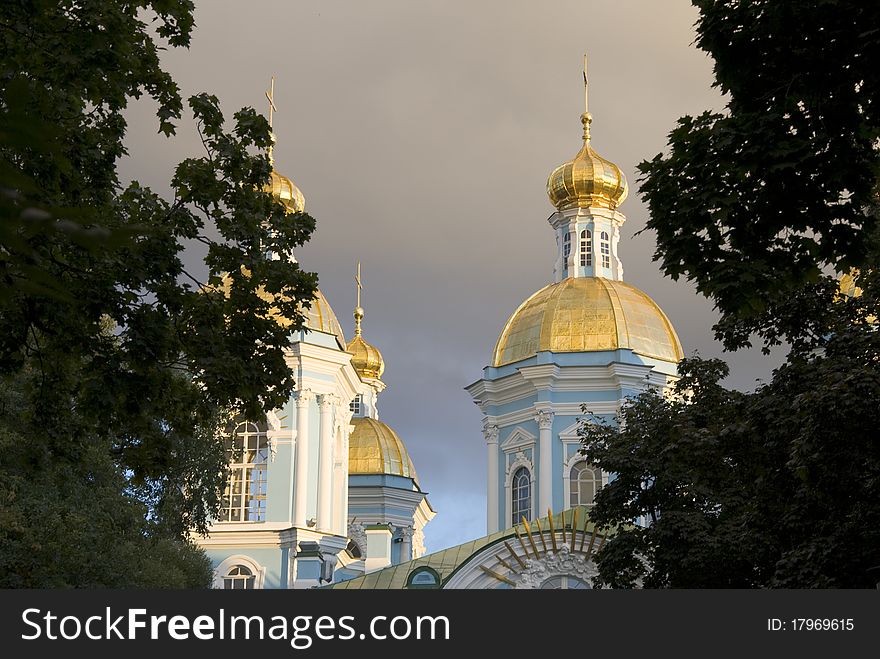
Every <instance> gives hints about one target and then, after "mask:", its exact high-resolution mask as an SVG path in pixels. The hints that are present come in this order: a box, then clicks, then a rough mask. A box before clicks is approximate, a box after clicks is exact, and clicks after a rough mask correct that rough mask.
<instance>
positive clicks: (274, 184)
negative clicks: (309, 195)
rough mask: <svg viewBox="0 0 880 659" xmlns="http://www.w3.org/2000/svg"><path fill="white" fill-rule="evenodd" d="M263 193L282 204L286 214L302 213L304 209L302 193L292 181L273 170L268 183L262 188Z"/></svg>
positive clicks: (304, 201)
mask: <svg viewBox="0 0 880 659" xmlns="http://www.w3.org/2000/svg"><path fill="white" fill-rule="evenodd" d="M263 192H268V193H269V194H271V195H273V196H274V197H275V198H276V199H278V200H279V201H280V202H281V203H282V204H284V208H285V212H287V213H302V212H303V211H305V209H306V198H305V197H304V196H303V193H302V191H301V190H300V189H299V188H298V187H296V186H295V185H294V184H293V181H291V180H290V179H289V178H287V177H286V176H283V175H281V174H279V173H278V172H276V171H275V170H274V169H273V170H272V173H271V174H270V175H269V183H267V184H266V185H265V186H264V187H263Z"/></svg>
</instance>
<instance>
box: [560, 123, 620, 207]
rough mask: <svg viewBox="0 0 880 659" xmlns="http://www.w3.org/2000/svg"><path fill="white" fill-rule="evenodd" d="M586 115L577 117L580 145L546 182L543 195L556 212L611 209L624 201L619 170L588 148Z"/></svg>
mask: <svg viewBox="0 0 880 659" xmlns="http://www.w3.org/2000/svg"><path fill="white" fill-rule="evenodd" d="M592 120H593V119H592V117H591V116H590V113H589V112H585V113H584V114H583V115H581V122H582V123H583V125H584V146H583V147H582V148H581V150H580V151H578V154H577V155H576V156H575V157H574V158H573V159H571V160H569V161H568V162H566V163H564V164H562V165H560V166H559V167H557V168H556V169H554V170H553V173H551V174H550V177H549V178H548V179H547V194H548V195H549V197H550V202H551V203H552V204H553V205H554V206H555V207H556V208H557V209H558V210H566V209H568V208H608V209H610V210H615V209H616V208H617V207H618V206H620V204H622V203H623V201H624V200H625V199H626V195H627V193H628V192H629V187H628V186H627V183H626V177H625V176H624V175H623V172H622V171H621V169H620V167H618V166H617V165H615V164H614V163H613V162H611V161H610V160H606V159H605V158H603V157H602V156H600V155H599V154H598V153H596V152H595V151H594V150H593V148H592V147H591V146H590V123H591V122H592Z"/></svg>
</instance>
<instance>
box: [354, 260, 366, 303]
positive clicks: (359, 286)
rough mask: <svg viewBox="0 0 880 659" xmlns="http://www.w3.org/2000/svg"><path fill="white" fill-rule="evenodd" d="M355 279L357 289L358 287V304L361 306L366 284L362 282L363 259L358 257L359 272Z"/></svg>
mask: <svg viewBox="0 0 880 659" xmlns="http://www.w3.org/2000/svg"><path fill="white" fill-rule="evenodd" d="M354 281H355V283H356V284H357V289H358V302H357V305H358V307H360V306H361V289H362V288H363V287H364V285H363V284H362V283H361V261H360V259H358V272H357V275H356V276H355V278H354Z"/></svg>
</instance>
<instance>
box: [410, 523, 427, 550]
mask: <svg viewBox="0 0 880 659" xmlns="http://www.w3.org/2000/svg"><path fill="white" fill-rule="evenodd" d="M426 551H427V549H425V532H424V530H422V527H420V526H419V527H417V528H416V529H415V532H414V533H413V539H412V552H413V558H419V557H421V556H424V555H425V552H426Z"/></svg>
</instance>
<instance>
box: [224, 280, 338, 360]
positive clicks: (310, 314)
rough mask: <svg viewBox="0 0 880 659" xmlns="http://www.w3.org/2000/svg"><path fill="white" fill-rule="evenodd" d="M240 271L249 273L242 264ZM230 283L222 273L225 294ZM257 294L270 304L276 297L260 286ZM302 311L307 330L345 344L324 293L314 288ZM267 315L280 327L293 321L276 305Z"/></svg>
mask: <svg viewBox="0 0 880 659" xmlns="http://www.w3.org/2000/svg"><path fill="white" fill-rule="evenodd" d="M242 272H243V273H244V274H245V276H248V275H249V271H248V269H247V268H245V267H244V266H242ZM231 283H232V282H231V280H230V277H229V275H228V274H225V275H223V278H222V280H221V284H220V286H221V288H222V289H223V291H224V293H225V294H226V295H229V288H230V286H231ZM257 296H258V297H259V298H260V299H261V300H264V301H266V302H269V303H270V304H271V303H272V302H274V301H275V299H276V294H274V293H268V292H267V291H266V290H265V289H264V288H263V287H262V286H260V287H259V288H258V289H257ZM303 313H304V315H305V317H306V323H305V327H306V329H307V330H311V331H315V332H324V333H325V334H331V335H333V336H335V337H336V340H337V341H338V342H339V345H340V346H344V345H345V335H343V333H342V325H340V324H339V320H338V319H337V318H336V314H335V313H334V312H333V308H332V307H331V306H330V303H329V302H327V298H326V297H324V294H323V293H322V292H321V291H320V290H318V289H315V297H314V299H312V303H311V305H310V306H309V307H308V308H307V309H303ZM269 316H270V317H272V318H273V319H274V320H275V322H277V323H278V324H279V325H281V327H284V328H287V327H290V326H291V325H293V321H292V320H290V319H289V318H287V317H285V316H283V315H281V312H280V310H279V309H278V308H277V307H269Z"/></svg>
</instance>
